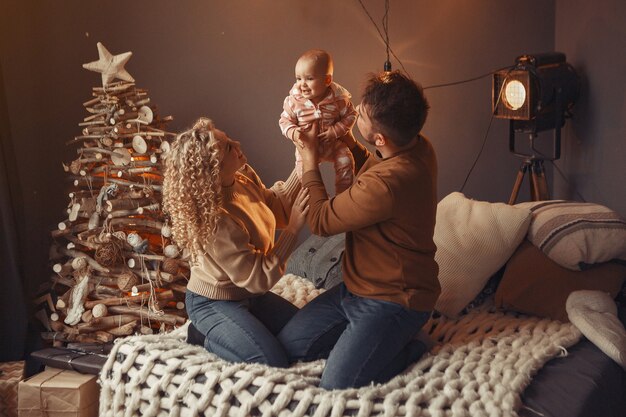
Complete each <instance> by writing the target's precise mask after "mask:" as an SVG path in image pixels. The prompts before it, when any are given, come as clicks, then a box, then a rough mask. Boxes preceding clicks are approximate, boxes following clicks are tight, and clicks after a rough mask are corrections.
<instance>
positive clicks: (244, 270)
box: [187, 165, 300, 300]
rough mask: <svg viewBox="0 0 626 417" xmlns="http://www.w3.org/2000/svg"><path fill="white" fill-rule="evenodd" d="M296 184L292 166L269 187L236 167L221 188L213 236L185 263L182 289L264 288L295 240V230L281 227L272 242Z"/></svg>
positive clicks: (235, 295)
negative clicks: (185, 279)
mask: <svg viewBox="0 0 626 417" xmlns="http://www.w3.org/2000/svg"><path fill="white" fill-rule="evenodd" d="M299 190H300V182H299V180H298V178H297V176H296V174H295V172H292V173H291V175H290V176H289V178H288V179H287V180H286V181H284V182H283V181H279V182H277V183H276V184H274V185H273V186H272V187H271V188H269V189H268V188H265V186H264V185H263V183H262V182H261V180H260V179H259V177H258V176H257V174H256V172H254V170H253V169H252V168H251V167H250V166H249V165H246V166H245V167H244V168H243V169H242V170H241V171H240V172H238V173H237V175H236V178H235V183H234V184H233V185H232V186H230V187H223V188H222V193H223V197H224V200H223V201H224V205H223V210H222V213H221V214H220V216H219V218H218V223H217V233H216V236H215V237H216V238H215V241H214V242H213V243H212V244H211V245H210V246H209V248H208V250H207V252H206V253H205V254H203V255H200V256H198V258H197V259H196V261H195V262H194V263H193V264H192V265H191V278H190V280H189V284H188V285H187V289H188V290H190V291H193V292H195V293H196V294H200V295H203V296H205V297H208V298H211V299H218V300H241V299H244V298H248V297H251V296H253V295H254V294H263V293H265V292H267V291H269V290H270V288H272V287H273V286H274V284H275V283H276V282H278V280H279V279H280V278H281V276H282V275H283V274H284V272H285V262H286V260H287V258H288V257H289V255H290V254H291V252H292V251H293V249H294V246H295V243H296V236H294V235H293V234H292V233H289V232H287V231H284V230H283V231H282V232H281V234H280V237H279V238H278V240H277V241H276V242H274V236H275V232H276V229H283V228H284V227H286V226H287V224H288V223H289V215H290V213H291V206H292V204H293V201H294V199H295V196H296V195H297V193H298V191H299Z"/></svg>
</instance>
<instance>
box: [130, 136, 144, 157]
mask: <svg viewBox="0 0 626 417" xmlns="http://www.w3.org/2000/svg"><path fill="white" fill-rule="evenodd" d="M133 149H134V150H135V152H137V153H138V154H142V155H143V154H144V153H146V151H147V150H148V144H147V143H146V141H145V140H144V138H143V137H142V136H141V135H135V136H134V137H133Z"/></svg>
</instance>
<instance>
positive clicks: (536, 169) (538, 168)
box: [530, 160, 550, 201]
mask: <svg viewBox="0 0 626 417" xmlns="http://www.w3.org/2000/svg"><path fill="white" fill-rule="evenodd" d="M530 173H531V187H530V191H531V193H530V195H531V198H532V199H533V201H541V200H548V199H549V198H550V195H549V193H548V183H547V182H546V175H545V172H544V171H543V161H541V160H539V161H534V162H533V165H532V167H531V169H530Z"/></svg>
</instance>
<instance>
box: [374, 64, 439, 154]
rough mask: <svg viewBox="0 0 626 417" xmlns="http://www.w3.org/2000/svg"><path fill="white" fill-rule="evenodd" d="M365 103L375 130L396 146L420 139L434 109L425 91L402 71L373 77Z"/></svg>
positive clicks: (383, 73)
mask: <svg viewBox="0 0 626 417" xmlns="http://www.w3.org/2000/svg"><path fill="white" fill-rule="evenodd" d="M362 103H363V104H364V105H365V108H364V109H363V110H365V111H367V114H368V116H369V117H370V119H371V121H372V125H373V128H374V129H375V130H377V131H379V132H381V133H382V134H384V135H385V136H387V137H388V138H389V139H391V140H392V141H393V143H394V144H395V145H396V146H404V145H406V144H408V143H409V142H410V141H411V139H413V138H415V137H417V135H418V134H419V133H420V131H421V130H422V126H424V122H425V121H426V116H427V115H428V109H429V108H430V106H429V105H428V101H427V100H426V97H425V96H424V91H423V90H422V87H421V86H420V85H419V84H417V83H416V82H415V81H413V80H412V79H410V78H409V77H407V76H405V75H404V74H402V73H401V72H400V71H393V72H381V73H380V74H371V75H370V77H369V79H368V80H367V83H366V85H365V91H364V92H363V99H362Z"/></svg>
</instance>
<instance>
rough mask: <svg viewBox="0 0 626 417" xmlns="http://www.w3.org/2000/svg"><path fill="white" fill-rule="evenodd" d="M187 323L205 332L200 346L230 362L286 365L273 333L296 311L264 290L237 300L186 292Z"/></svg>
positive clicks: (276, 332) (279, 298) (286, 362)
mask: <svg viewBox="0 0 626 417" xmlns="http://www.w3.org/2000/svg"><path fill="white" fill-rule="evenodd" d="M185 298H186V300H185V301H186V305H187V313H188V314H189V319H190V320H191V323H192V324H193V325H194V326H195V327H196V329H198V331H199V332H201V333H202V334H204V335H205V339H204V347H205V348H206V350H208V351H209V352H212V353H215V354H216V355H217V356H219V357H220V358H222V359H225V360H227V361H230V362H254V363H262V364H266V365H270V366H275V367H283V368H284V367H287V366H289V361H288V360H287V355H286V353H285V350H284V349H283V347H282V346H281V344H280V343H279V342H278V340H277V339H276V334H278V332H279V331H280V330H281V329H282V328H283V326H284V325H285V323H287V321H289V319H290V318H291V317H293V315H294V314H295V313H296V312H297V311H298V308H297V307H296V306H294V305H293V304H291V303H290V302H289V301H287V300H285V299H284V298H282V297H280V296H278V295H276V294H274V293H271V292H268V293H266V294H263V295H260V296H257V297H252V298H248V299H245V300H240V301H227V300H211V299H209V298H206V297H203V296H201V295H198V294H195V293H193V292H191V291H187V294H186V296H185Z"/></svg>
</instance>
